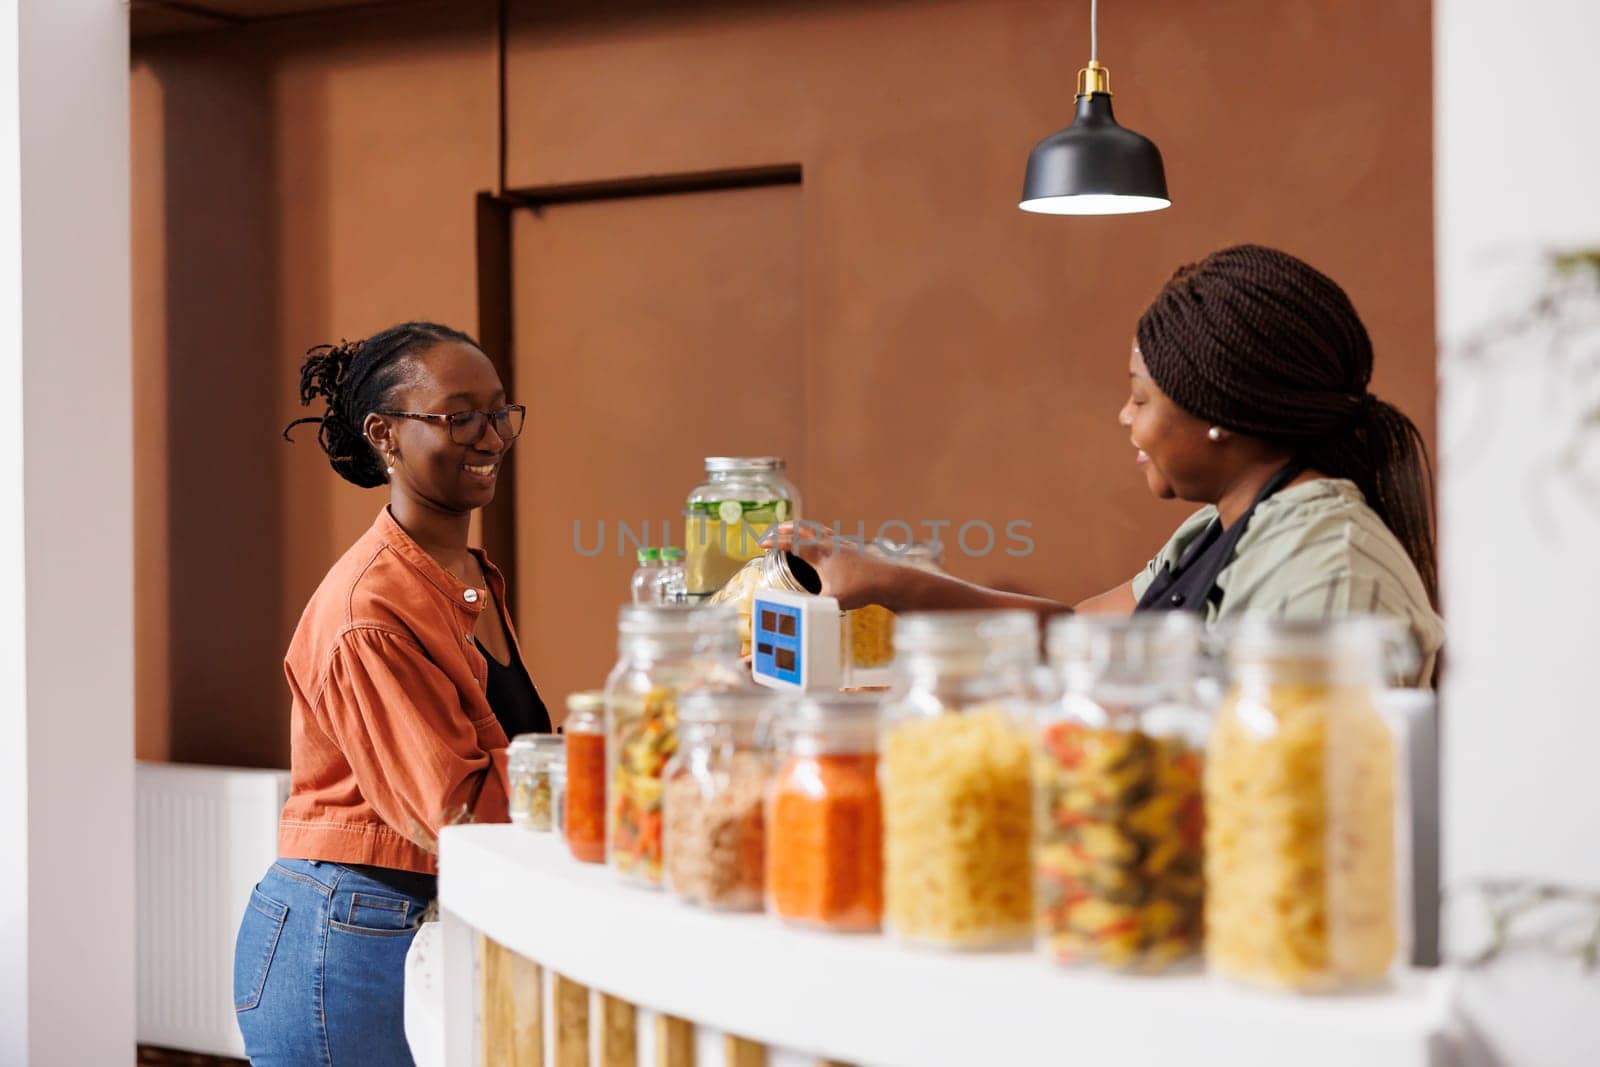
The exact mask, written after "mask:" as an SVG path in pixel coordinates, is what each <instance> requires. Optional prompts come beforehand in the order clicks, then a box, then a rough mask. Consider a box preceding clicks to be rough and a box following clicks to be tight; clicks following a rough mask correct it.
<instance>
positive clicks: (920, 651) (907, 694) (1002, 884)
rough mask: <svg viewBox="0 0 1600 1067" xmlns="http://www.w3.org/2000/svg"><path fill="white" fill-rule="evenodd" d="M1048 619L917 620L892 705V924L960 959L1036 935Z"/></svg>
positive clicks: (903, 651) (887, 810)
mask: <svg viewBox="0 0 1600 1067" xmlns="http://www.w3.org/2000/svg"><path fill="white" fill-rule="evenodd" d="M1038 644H1039V638H1038V620H1037V619H1036V617H1035V616H1034V615H1033V614H1031V613H1029V612H941V613H930V614H912V615H906V616H904V617H902V618H901V619H900V623H899V626H898V632H897V636H896V646H897V649H896V651H897V657H898V658H897V659H896V663H895V666H896V671H895V673H896V675H897V680H896V682H895V686H894V690H893V691H892V693H891V694H890V696H889V698H888V699H887V701H886V702H885V705H884V708H883V723H882V730H883V737H882V742H881V767H882V772H881V773H882V788H883V815H884V916H885V925H886V926H887V927H888V929H889V931H890V932H891V933H892V934H893V935H894V936H895V937H897V938H898V939H900V940H902V941H906V942H910V943H917V944H927V945H934V946H940V947H947V948H989V947H1000V946H1009V945H1014V944H1025V943H1026V942H1027V941H1028V940H1029V938H1030V936H1031V934H1032V931H1033V877H1032V866H1031V863H1030V858H1029V852H1030V849H1031V846H1032V833H1033V830H1032V823H1033V793H1032V786H1031V778H1030V771H1031V768H1030V760H1031V744H1030V737H1029V731H1030V729H1031V727H1030V722H1029V719H1030V712H1031V710H1032V709H1031V703H1032V700H1031V695H1030V680H1031V674H1032V672H1033V671H1034V669H1035V668H1036V667H1037V665H1038V661H1039V649H1038Z"/></svg>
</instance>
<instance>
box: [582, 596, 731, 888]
mask: <svg viewBox="0 0 1600 1067" xmlns="http://www.w3.org/2000/svg"><path fill="white" fill-rule="evenodd" d="M617 651H618V659H617V664H616V666H615V667H613V668H612V669H611V673H610V675H609V676H608V677H607V678H606V689H605V710H606V741H605V758H606V780H607V781H608V782H609V783H610V788H609V789H608V790H607V794H606V842H607V848H606V860H607V862H608V863H609V864H610V865H611V867H612V868H614V869H615V870H616V872H617V873H618V875H619V876H621V878H622V879H623V880H624V881H627V882H631V883H634V884H636V885H642V886H646V887H649V888H659V887H660V885H661V863H662V830H663V814H662V773H663V771H664V770H665V768H666V765H667V761H668V760H669V759H671V758H672V756H673V754H674V753H676V752H677V751H678V698H679V696H680V695H681V694H682V693H684V692H687V691H693V690H701V689H712V690H721V689H728V690H739V689H749V690H752V691H754V690H755V683H754V682H753V681H751V679H750V671H749V669H748V668H746V667H745V666H744V665H743V664H742V663H741V662H740V661H739V631H738V620H737V616H736V615H735V613H734V612H733V611H732V610H730V609H728V608H713V607H689V606H683V605H663V604H629V605H626V606H624V607H623V609H622V613H621V615H620V616H619V617H618V622H617Z"/></svg>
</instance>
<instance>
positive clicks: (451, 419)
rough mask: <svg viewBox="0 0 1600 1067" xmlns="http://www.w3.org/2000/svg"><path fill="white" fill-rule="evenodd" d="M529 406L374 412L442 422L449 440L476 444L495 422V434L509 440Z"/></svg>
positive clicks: (460, 443)
mask: <svg viewBox="0 0 1600 1067" xmlns="http://www.w3.org/2000/svg"><path fill="white" fill-rule="evenodd" d="M527 413H528V408H527V406H526V405H523V404H508V405H507V406H505V407H503V408H495V409H494V410H493V411H452V412H451V413H450V414H448V415H438V414H435V413H433V412H431V411H393V410H390V409H380V410H378V411H374V412H373V414H374V415H393V416H396V417H397V418H402V419H421V420H422V421H424V422H442V423H444V424H445V426H446V427H447V428H448V429H449V430H450V440H452V441H454V442H455V443H456V444H458V445H475V444H477V443H478V442H479V441H481V440H483V432H484V429H485V427H487V426H488V425H489V423H491V422H492V423H494V432H495V436H497V437H499V438H500V440H502V441H506V442H508V443H509V442H511V441H514V440H516V439H517V435H518V434H520V433H521V432H522V420H523V418H524V417H525V416H526V415H527Z"/></svg>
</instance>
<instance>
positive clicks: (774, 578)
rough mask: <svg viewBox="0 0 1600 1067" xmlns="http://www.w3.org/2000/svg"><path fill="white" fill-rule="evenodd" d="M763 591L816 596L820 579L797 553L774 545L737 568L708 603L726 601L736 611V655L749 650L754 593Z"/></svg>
mask: <svg viewBox="0 0 1600 1067" xmlns="http://www.w3.org/2000/svg"><path fill="white" fill-rule="evenodd" d="M766 590H782V591H784V592H789V593H810V594H811V595H813V596H815V595H816V594H818V593H820V592H822V578H821V577H820V576H818V574H817V571H816V568H814V567H812V566H811V564H809V563H807V562H806V561H805V560H803V559H801V558H800V557H799V556H797V555H795V554H794V553H792V552H784V551H782V550H781V549H776V548H775V549H772V550H771V551H770V552H764V553H762V554H761V555H759V556H757V557H756V558H755V559H753V560H751V561H750V562H748V563H746V564H745V565H744V566H742V567H740V568H739V570H738V571H737V572H736V573H735V574H734V576H733V577H732V578H730V579H728V582H727V584H726V585H724V586H723V587H722V588H721V589H718V590H717V591H716V592H715V593H713V594H711V599H710V601H709V603H712V604H727V605H730V606H731V607H732V608H733V609H734V610H735V611H736V612H738V613H739V655H741V656H743V657H744V658H746V659H748V658H749V657H750V651H751V635H752V632H753V630H752V624H751V619H750V616H751V611H752V610H753V607H754V604H755V595H756V594H757V593H759V592H763V591H766Z"/></svg>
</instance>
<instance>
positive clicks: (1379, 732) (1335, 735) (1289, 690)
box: [1205, 617, 1410, 990]
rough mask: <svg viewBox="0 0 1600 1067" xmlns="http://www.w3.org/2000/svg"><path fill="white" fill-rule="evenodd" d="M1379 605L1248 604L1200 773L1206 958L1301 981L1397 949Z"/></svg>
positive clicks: (1398, 814) (1343, 980)
mask: <svg viewBox="0 0 1600 1067" xmlns="http://www.w3.org/2000/svg"><path fill="white" fill-rule="evenodd" d="M1386 632H1387V631H1386V629H1385V628H1384V627H1383V626H1382V625H1381V624H1379V623H1377V621H1376V620H1371V619H1364V618H1359V617H1357V618H1347V619H1342V620H1334V621H1328V622H1323V621H1317V622H1298V621H1286V620H1267V619H1250V620H1245V621H1243V622H1241V623H1240V625H1239V626H1238V628H1237V629H1236V631H1235V632H1234V633H1233V636H1232V642H1231V647H1230V651H1229V661H1230V672H1231V687H1230V690H1229V692H1228V695H1227V696H1226V697H1225V698H1224V700H1223V704H1222V707H1221V709H1220V710H1219V711H1218V714H1217V722H1216V728H1215V730H1214V732H1213V734H1212V738H1211V745H1210V750H1209V758H1208V763H1207V768H1206V779H1205V803H1206V832H1205V838H1206V857H1205V871H1206V885H1207V891H1208V894H1207V900H1206V958H1207V961H1208V963H1209V965H1210V967H1211V969H1212V970H1213V971H1214V972H1215V973H1218V974H1221V975H1223V976H1226V977H1229V978H1236V979H1241V980H1244V981H1249V982H1253V983H1257V984H1263V985H1270V986H1277V987H1282V988H1289V989H1297V990H1335V989H1344V988H1350V987H1354V986H1360V985H1365V984H1369V983H1373V982H1377V981H1379V980H1381V979H1383V978H1384V977H1386V976H1387V975H1388V973H1389V971H1390V969H1391V968H1392V967H1393V966H1394V965H1395V963H1396V962H1397V961H1398V960H1400V959H1402V958H1403V951H1404V948H1405V941H1406V938H1407V931H1406V929H1405V927H1406V925H1407V922H1408V919H1407V918H1406V917H1407V916H1409V914H1410V909H1409V906H1408V905H1407V906H1402V902H1401V899H1400V898H1401V889H1400V887H1401V886H1402V885H1404V884H1405V881H1406V880H1405V879H1404V878H1403V877H1402V876H1401V867H1400V851H1399V848H1398V847H1397V836H1398V835H1397V832H1396V826H1397V824H1398V823H1399V821H1400V819H1401V818H1402V817H1403V814H1404V813H1403V811H1402V808H1403V803H1402V802H1401V800H1400V797H1401V795H1402V789H1401V784H1400V779H1399V778H1398V775H1399V772H1400V768H1402V767H1403V766H1404V765H1405V764H1404V761H1403V760H1402V759H1401V758H1400V754H1399V752H1398V751H1397V748H1398V741H1397V738H1396V737H1395V735H1394V733H1393V732H1392V731H1391V730H1390V728H1389V726H1388V724H1387V723H1386V721H1385V720H1384V719H1383V718H1382V717H1381V715H1380V713H1379V711H1378V707H1377V704H1376V701H1375V693H1376V690H1377V689H1378V688H1379V687H1380V686H1381V684H1382V678H1383V669H1384V655H1383V652H1384V649H1383V642H1384V637H1385V634H1386Z"/></svg>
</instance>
